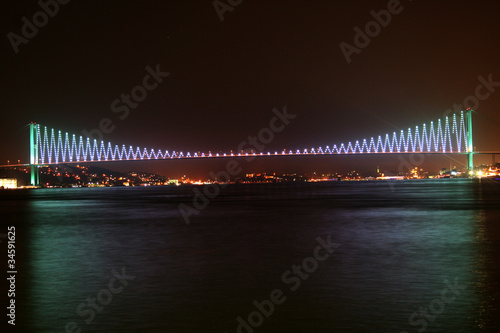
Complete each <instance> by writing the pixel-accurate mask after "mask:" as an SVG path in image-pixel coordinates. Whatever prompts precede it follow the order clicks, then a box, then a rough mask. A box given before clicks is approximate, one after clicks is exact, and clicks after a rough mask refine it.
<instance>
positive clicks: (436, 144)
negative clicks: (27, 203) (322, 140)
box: [9, 110, 500, 185]
mask: <svg viewBox="0 0 500 333" xmlns="http://www.w3.org/2000/svg"><path fill="white" fill-rule="evenodd" d="M473 112H474V111H473V110H466V111H462V112H460V113H456V114H453V115H452V116H451V117H448V116H447V117H444V118H443V119H438V120H437V122H434V121H431V122H430V123H428V124H422V126H415V127H414V128H412V127H410V128H408V129H407V130H401V131H399V132H393V133H386V134H383V135H378V136H376V137H371V138H369V139H366V138H365V139H361V140H356V141H354V142H347V143H340V144H334V145H333V146H318V147H312V148H302V149H293V150H289V149H283V150H280V151H267V152H255V151H253V150H251V151H248V149H247V150H242V151H239V152H233V151H230V152H218V153H212V152H210V151H209V152H206V153H205V152H200V151H196V152H183V151H175V150H155V149H148V148H141V147H133V146H128V147H127V146H125V145H121V146H120V145H116V144H115V145H113V144H111V142H106V143H105V142H104V141H97V140H95V139H94V140H92V139H90V138H88V137H82V136H77V135H75V134H69V133H67V132H64V133H63V132H62V131H60V130H56V129H54V128H48V127H46V126H42V125H40V124H37V123H30V163H29V164H23V165H22V166H29V167H30V169H31V184H32V185H39V174H38V167H40V166H45V165H57V164H70V163H89V162H92V163H94V162H111V161H136V160H166V159H202V158H224V157H248V156H255V157H258V156H260V157H265V156H295V155H352V154H394V153H396V154H412V153H418V154H467V156H468V158H467V161H468V163H467V165H468V169H469V170H472V169H473V168H474V154H498V153H500V151H497V152H495V151H491V152H478V151H474V146H473V136H472V114H473ZM9 166H12V165H9ZM20 166H21V165H20Z"/></svg>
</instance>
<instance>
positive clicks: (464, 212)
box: [0, 180, 500, 332]
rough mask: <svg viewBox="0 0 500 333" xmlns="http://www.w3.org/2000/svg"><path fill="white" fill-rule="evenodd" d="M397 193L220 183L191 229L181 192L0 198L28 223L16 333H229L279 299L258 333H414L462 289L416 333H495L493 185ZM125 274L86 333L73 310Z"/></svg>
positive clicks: (406, 185)
mask: <svg viewBox="0 0 500 333" xmlns="http://www.w3.org/2000/svg"><path fill="white" fill-rule="evenodd" d="M393 189H394V191H391V187H389V186H387V184H386V183H383V182H356V183H344V182H338V183H337V182H333V183H324V184H284V185H282V184H271V185H265V184H256V185H244V186H242V185H231V186H228V187H227V188H225V189H223V190H221V194H220V195H219V196H218V197H217V198H216V199H214V200H212V201H211V203H210V205H209V206H208V208H207V209H205V210H204V211H202V212H201V213H200V214H199V215H197V216H193V217H192V223H191V224H190V225H186V224H185V223H184V221H183V220H182V217H181V216H180V214H179V211H178V208H177V205H178V204H179V203H181V202H185V203H190V202H191V200H192V194H193V192H192V189H191V188H190V187H160V188H100V189H60V190H36V191H31V192H23V193H22V194H16V196H17V197H14V198H12V197H10V198H5V197H1V198H2V201H0V204H1V205H2V210H5V209H6V208H7V207H10V212H11V213H12V215H11V219H14V217H12V216H14V215H15V214H14V213H15V211H16V210H19V211H23V214H24V215H22V214H16V216H17V218H18V219H19V220H17V221H16V225H20V227H19V229H20V236H22V237H24V242H25V243H26V244H25V247H26V255H25V256H24V257H22V258H23V259H24V260H25V261H26V262H25V264H24V269H25V272H26V275H24V277H23V278H22V281H21V285H22V286H24V287H25V290H24V291H23V292H22V294H21V296H19V297H20V298H21V299H20V300H23V302H26V303H25V307H24V308H23V309H24V310H23V311H25V313H26V317H22V318H19V320H20V322H19V324H24V326H25V327H27V328H28V329H29V330H30V331H32V332H64V330H65V329H64V327H65V325H66V323H68V322H74V323H76V325H78V327H79V328H80V329H82V331H83V332H139V331H140V332H226V331H227V332H236V329H237V325H238V323H237V321H236V318H237V317H238V316H241V317H244V318H246V317H247V316H248V314H249V313H250V312H252V311H254V310H255V307H254V305H253V304H252V302H253V301H254V300H258V301H262V300H264V299H268V298H269V293H270V292H271V290H273V289H276V288H280V289H282V290H283V291H284V292H285V296H286V297H287V300H286V302H285V303H283V304H282V305H277V306H276V307H275V311H274V313H273V314H272V315H271V316H270V317H269V318H265V320H264V323H263V324H262V325H261V326H260V327H258V328H256V329H255V331H256V332H401V331H408V332H417V329H419V328H421V327H422V321H420V322H419V324H418V325H416V324H415V323H414V324H413V325H410V323H409V317H410V315H411V314H412V313H414V312H415V311H418V310H419V308H420V307H427V306H429V303H430V302H432V301H433V300H434V299H436V298H439V297H440V293H441V291H442V290H443V288H445V287H446V284H445V282H444V280H446V279H447V280H450V281H453V280H454V279H455V278H457V279H458V281H460V283H462V284H465V285H467V289H465V290H464V291H463V292H462V293H461V294H460V295H458V296H457V297H456V300H454V301H453V302H451V303H449V304H446V307H445V309H444V310H443V311H442V313H440V314H439V315H437V316H436V317H435V319H434V320H433V321H431V320H427V321H426V324H427V325H428V326H427V328H426V331H428V332H452V331H456V332H481V331H485V332H486V331H493V329H492V328H493V327H494V326H495V325H496V324H497V322H496V321H495V318H494V317H493V316H492V313H494V311H497V312H498V310H495V308H494V307H497V306H498V303H495V302H498V295H499V289H500V288H499V286H498V281H499V279H498V278H499V271H498V266H497V264H496V262H497V261H498V259H500V258H499V255H500V252H499V247H498V244H499V238H500V237H499V236H500V230H499V227H498V223H497V222H498V221H499V219H498V217H499V213H498V212H499V207H498V203H499V199H500V190H499V187H498V186H495V185H493V184H491V183H485V182H484V181H483V183H482V184H478V183H477V182H474V181H469V180H447V181H446V182H443V181H431V180H430V181H416V182H412V181H408V182H407V181H404V182H396V183H394V184H393ZM9 200H10V201H9ZM13 212H14V213H13ZM21 224H22V228H21ZM328 235H331V238H332V240H333V241H334V242H336V243H339V244H340V247H339V248H337V249H336V251H335V253H333V254H332V255H331V257H330V258H329V259H328V260H326V261H324V262H321V263H320V264H319V266H318V269H317V270H316V271H315V272H313V273H311V274H310V276H309V277H308V278H307V279H306V280H303V281H302V283H301V285H300V288H298V289H297V290H296V291H293V292H292V291H291V290H290V288H289V287H290V286H289V285H287V284H285V283H284V282H283V280H282V278H281V276H282V274H283V273H284V272H285V271H287V270H289V269H291V267H292V265H296V264H300V263H301V262H302V260H303V259H304V258H306V257H308V256H311V255H312V251H313V250H314V248H315V246H316V244H317V242H316V238H317V237H327V236H328ZM22 258H19V259H20V260H22ZM122 268H124V269H125V270H126V272H127V274H130V275H133V276H135V279H133V280H131V281H130V282H129V284H128V285H127V286H125V287H124V288H123V290H122V291H121V292H120V293H117V294H113V295H112V297H113V298H112V300H111V302H110V303H109V304H107V305H105V306H103V309H102V312H98V311H95V318H93V320H92V321H91V322H90V323H86V322H85V320H86V319H89V318H90V317H89V314H88V312H87V313H86V315H80V314H78V313H77V312H76V309H77V307H78V306H79V305H80V304H81V303H85V302H86V300H87V298H89V297H90V298H92V297H96V296H97V294H98V293H99V292H100V291H101V290H103V289H106V288H108V287H107V286H108V283H109V281H110V279H111V278H113V274H112V273H111V271H112V270H113V269H115V270H117V271H121V270H122ZM19 278H21V277H19ZM85 309H87V308H85ZM89 309H90V308H89ZM416 318H417V319H418V318H422V317H416ZM21 320H24V322H21ZM244 331H245V330H243V332H244Z"/></svg>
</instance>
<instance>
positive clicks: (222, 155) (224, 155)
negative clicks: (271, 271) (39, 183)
mask: <svg viewBox="0 0 500 333" xmlns="http://www.w3.org/2000/svg"><path fill="white" fill-rule="evenodd" d="M398 154H424V155H468V153H464V152H460V153H442V152H392V153H391V152H385V153H382V152H380V153H374V152H371V153H359V152H357V153H352V152H350V153H345V152H344V153H317V152H316V153H312V152H307V153H305V152H301V153H296V152H295V153H294V152H292V153H290V152H279V153H276V152H275V153H271V152H266V153H245V154H241V153H239V154H234V153H233V154H231V153H229V154H227V153H216V154H207V155H204V156H200V155H198V156H175V157H167V158H157V159H155V158H132V159H111V160H88V161H87V160H81V161H65V162H57V163H56V162H51V163H43V164H36V165H37V166H49V165H58V164H78V163H106V162H128V161H161V160H174V159H202V158H244V157H272V156H275V157H278V156H304V155H305V156H309V155H319V156H323V155H324V156H326V155H329V156H334V155H398ZM497 154H500V150H484V151H475V152H474V155H492V156H493V159H494V157H495V155H497ZM29 166H30V164H27V163H26V164H5V165H0V168H11V167H29Z"/></svg>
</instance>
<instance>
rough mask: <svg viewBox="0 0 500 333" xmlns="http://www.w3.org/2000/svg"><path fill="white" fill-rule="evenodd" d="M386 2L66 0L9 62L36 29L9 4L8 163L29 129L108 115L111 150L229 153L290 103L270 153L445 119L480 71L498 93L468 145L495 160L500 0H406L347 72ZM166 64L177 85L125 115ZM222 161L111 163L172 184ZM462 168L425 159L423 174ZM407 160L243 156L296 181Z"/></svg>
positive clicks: (3, 126)
mask: <svg viewBox="0 0 500 333" xmlns="http://www.w3.org/2000/svg"><path fill="white" fill-rule="evenodd" d="M222 2H224V3H227V2H228V0H222ZM232 2H233V3H235V2H236V3H237V2H238V1H236V0H234V1H232ZM389 3H392V1H386V0H383V1H327V0H317V1H313V0H307V1H306V0H303V1H299V0H295V1H291V0H290V1H271V0H266V1H250V0H244V1H242V2H241V4H240V5H238V6H235V7H234V8H233V11H232V12H230V11H227V12H225V13H224V20H223V21H221V20H220V18H219V16H218V14H217V12H216V10H215V9H214V6H213V4H212V1H211V0H206V1H180V0H179V1H165V0H163V1H76V0H73V1H70V2H69V3H68V4H65V5H59V8H58V13H57V14H55V15H54V17H51V18H49V19H48V23H47V24H46V25H44V26H41V27H39V28H38V33H37V34H36V35H35V36H34V37H32V38H28V39H27V40H28V42H27V44H20V45H18V49H19V50H18V51H19V52H18V53H17V54H16V53H15V51H14V48H13V47H12V45H11V42H10V41H9V38H8V34H9V33H10V32H12V33H14V34H17V35H22V28H23V24H24V22H23V21H22V18H23V17H26V18H27V19H28V21H30V22H33V15H34V14H36V13H37V12H38V11H40V10H41V7H40V6H39V4H37V2H35V1H8V2H3V4H2V10H1V11H0V12H1V13H2V14H1V15H2V20H1V31H2V33H3V35H4V38H3V39H2V40H3V41H2V43H1V44H0V45H1V50H0V51H1V52H0V54H1V55H0V56H1V57H2V59H1V60H2V61H1V68H2V71H1V73H2V81H3V83H4V84H3V85H2V89H1V92H0V94H1V96H0V100H1V109H2V121H1V123H0V135H1V136H0V140H1V145H0V161H1V163H0V164H5V163H6V161H7V160H8V159H10V160H11V161H14V160H18V159H20V160H21V161H23V162H26V161H27V160H28V157H29V154H28V153H29V151H28V131H27V129H25V128H24V129H23V127H24V125H26V124H27V123H29V122H30V121H36V122H38V123H41V124H43V125H47V126H50V127H54V128H56V129H61V130H63V131H68V132H70V133H77V134H79V133H82V130H85V129H86V130H91V129H93V128H98V126H99V122H100V121H101V119H103V118H109V119H111V120H112V122H113V125H114V126H115V129H114V130H113V131H112V132H111V133H109V134H105V136H104V137H105V140H106V141H111V142H113V143H117V144H122V143H123V144H126V145H138V146H144V147H150V148H161V149H168V150H191V151H195V150H201V151H207V150H212V151H218V150H230V149H233V150H235V149H236V148H237V146H238V144H239V143H240V142H241V141H242V140H244V139H245V138H246V137H247V136H248V135H252V134H257V132H258V131H259V130H260V129H261V128H263V127H267V126H268V124H269V120H270V119H271V118H272V116H273V114H272V109H273V108H275V107H276V108H278V109H280V110H281V109H282V108H283V106H285V105H286V106H287V110H288V112H289V113H292V114H297V118H296V119H294V120H292V121H291V123H290V125H289V126H287V127H286V129H285V130H284V131H282V132H280V133H277V134H276V137H275V139H274V140H273V141H272V142H271V143H270V144H269V145H268V147H269V149H270V150H272V151H274V150H281V149H283V148H287V149H297V148H300V149H303V148H310V147H312V146H319V145H323V146H325V145H333V144H335V143H336V144H338V143H341V142H345V141H350V140H356V139H360V140H362V139H363V138H365V137H370V136H377V135H379V134H385V133H387V132H391V133H392V132H393V131H395V130H396V131H399V130H400V129H407V128H408V127H414V126H415V125H419V124H422V123H423V122H428V121H431V120H437V119H438V118H440V117H442V116H443V115H444V114H445V112H446V110H448V109H450V108H452V107H453V104H463V101H464V99H466V98H467V97H468V96H471V95H472V96H474V95H475V94H476V88H477V87H478V85H479V84H480V81H479V80H478V77H479V76H482V77H484V78H485V79H487V78H488V76H491V78H492V80H493V81H495V82H499V83H498V84H497V86H498V87H492V88H491V89H492V90H493V89H496V91H492V92H489V96H488V98H485V99H484V100H481V101H480V103H479V106H478V107H476V110H477V111H478V112H480V113H481V114H482V116H479V115H478V116H475V118H474V120H475V145H476V147H477V149H479V150H492V149H497V150H499V149H500V143H499V142H498V141H499V140H498V135H497V133H498V132H499V129H500V125H499V122H498V121H500V116H499V114H498V110H499V105H500V67H499V64H498V60H499V59H500V46H499V39H498V34H499V32H500V20H498V13H499V9H500V5H499V3H498V1H418V0H413V1H408V0H407V1H401V3H400V5H399V7H398V8H399V11H400V12H399V14H393V15H392V17H391V21H390V23H389V24H388V25H387V26H386V27H382V28H381V31H380V33H378V35H376V36H374V37H371V40H370V43H369V45H367V46H366V47H364V48H362V49H361V51H360V53H359V54H353V55H352V59H351V60H352V61H351V62H350V63H348V62H347V61H346V57H345V56H344V54H343V53H342V50H341V48H340V46H339V45H340V43H342V42H346V43H349V44H351V45H353V44H354V37H355V34H356V32H355V31H354V28H355V27H356V26H357V27H360V28H361V29H362V30H364V28H365V24H366V23H368V22H369V21H372V20H374V18H373V16H372V15H371V14H370V11H372V10H374V11H377V12H378V11H380V10H384V9H387V7H388V4H389ZM157 65H159V68H160V69H161V71H163V72H169V73H170V74H169V76H168V77H166V78H164V80H163V82H162V83H161V84H159V85H158V87H156V88H155V89H153V90H151V91H149V92H148V94H147V97H146V98H145V99H144V101H142V102H140V103H138V105H137V107H136V108H135V109H130V113H129V114H128V116H127V117H125V118H124V119H120V118H119V116H120V115H123V113H114V112H112V109H111V104H112V102H113V101H114V100H116V99H118V98H120V95H121V94H130V92H131V90H132V88H134V87H135V86H137V85H141V84H142V81H143V78H144V76H145V75H146V74H147V72H146V69H145V68H146V67H147V66H150V67H152V68H155V67H156V66H157ZM481 92H482V93H486V92H488V91H487V90H484V89H483V90H481ZM469 100H470V99H469ZM120 105H123V104H122V103H120V104H118V106H120ZM405 158H408V157H405ZM454 158H456V159H458V162H460V163H463V162H465V158H464V157H460V156H458V157H457V156H455V157H454ZM490 160H491V157H489V156H487V157H485V159H484V161H486V162H489V161H490ZM477 161H478V162H479V161H483V160H482V159H477ZM226 162H227V160H224V161H222V160H220V161H202V160H191V161H161V162H154V163H143V162H139V163H135V164H134V163H132V164H130V163H129V164H119V163H118V164H111V165H107V166H108V167H110V168H114V169H123V168H126V169H142V170H147V171H156V172H160V173H163V174H165V175H167V176H175V177H177V176H179V175H180V174H186V173H187V174H188V175H192V176H204V175H205V176H206V175H207V174H208V172H209V171H211V170H214V171H216V170H219V169H221V168H223V167H224V165H225V163H226ZM458 162H450V161H449V159H447V158H440V159H436V158H432V157H428V158H426V161H425V163H426V164H425V165H426V166H427V165H428V167H429V168H433V167H444V166H446V167H448V166H449V164H450V163H453V164H458ZM400 163H401V161H400V160H399V159H398V157H397V156H389V157H388V156H384V157H381V156H379V157H366V156H365V157H360V156H356V157H348V156H334V157H332V156H329V157H321V158H319V157H318V158H311V157H309V158H300V157H296V158H273V159H267V160H260V161H256V162H252V163H250V164H249V163H246V164H245V163H243V161H242V164H245V165H244V166H245V170H246V171H299V172H305V171H307V172H311V171H318V172H325V171H334V170H339V171H340V170H344V169H361V170H373V169H374V168H375V166H376V165H379V164H380V165H383V167H384V168H388V169H391V168H392V169H397V168H398V165H399V164H400Z"/></svg>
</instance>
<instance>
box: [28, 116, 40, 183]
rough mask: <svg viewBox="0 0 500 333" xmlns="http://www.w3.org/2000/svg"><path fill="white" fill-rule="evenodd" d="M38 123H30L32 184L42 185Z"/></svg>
mask: <svg viewBox="0 0 500 333" xmlns="http://www.w3.org/2000/svg"><path fill="white" fill-rule="evenodd" d="M37 127H38V125H37V124H35V123H30V170H31V185H33V186H38V185H40V173H39V170H38V135H37Z"/></svg>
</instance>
